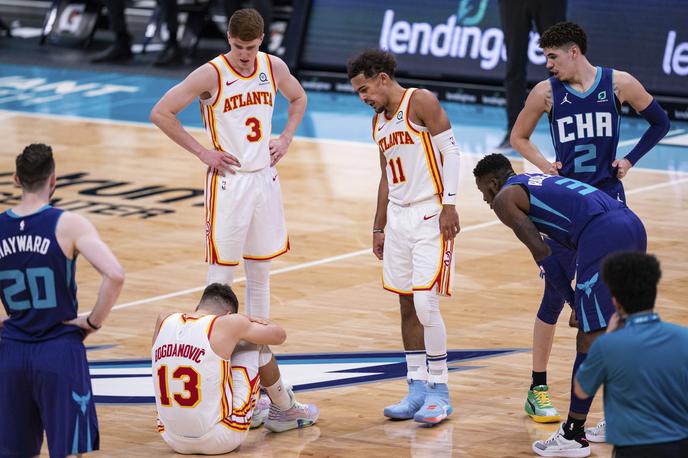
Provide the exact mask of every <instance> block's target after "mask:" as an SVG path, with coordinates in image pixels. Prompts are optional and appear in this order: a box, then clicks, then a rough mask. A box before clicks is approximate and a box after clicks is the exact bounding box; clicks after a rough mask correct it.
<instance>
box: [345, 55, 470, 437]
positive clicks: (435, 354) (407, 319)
mask: <svg viewBox="0 0 688 458" xmlns="http://www.w3.org/2000/svg"><path fill="white" fill-rule="evenodd" d="M395 68H396V62H395V60H394V56H393V55H392V54H390V53H388V52H386V51H379V50H371V51H365V52H364V53H362V54H360V55H359V56H358V57H356V58H354V59H353V60H351V61H350V62H349V66H348V73H349V79H350V80H351V84H352V86H353V88H354V90H355V91H356V92H357V93H358V95H359V97H360V98H361V100H362V101H363V102H365V103H367V104H368V105H370V106H371V107H372V108H373V109H374V110H375V112H376V115H375V117H374V118H373V139H374V140H375V143H377V145H378V147H379V150H380V168H381V171H382V174H381V178H380V186H379V188H378V198H377V212H376V214H375V222H374V225H373V252H374V253H375V255H376V256H377V257H378V259H381V260H382V261H383V275H382V278H383V286H384V288H385V289H387V290H389V291H392V292H395V293H397V294H398V295H399V304H400V308H401V335H402V340H403V343H404V350H405V351H406V364H407V368H408V372H407V382H408V385H409V393H408V395H407V396H406V397H405V398H404V399H402V400H401V402H399V403H398V404H394V405H391V406H389V407H387V408H385V410H384V414H385V415H386V416H387V417H390V418H395V419H410V418H413V419H415V420H416V421H418V422H421V423H426V424H437V423H439V422H441V421H442V420H444V419H445V418H446V417H447V416H448V415H449V414H451V413H452V407H451V403H450V400H449V390H448V386H447V382H448V374H447V331H446V329H445V326H444V321H443V320H442V315H441V314H440V310H439V296H440V295H442V296H449V295H451V287H452V278H451V277H452V271H453V269H454V256H453V248H454V237H455V236H456V234H457V233H458V232H459V230H460V227H459V216H458V214H457V212H456V207H455V203H456V192H457V188H458V180H459V165H460V160H459V149H458V147H457V145H456V141H455V140H454V135H453V133H452V130H451V125H450V123H449V119H448V118H447V114H446V113H445V111H444V110H443V109H442V107H441V106H440V104H439V102H438V100H437V98H436V97H435V96H434V95H432V93H430V92H429V91H427V90H419V89H404V88H403V87H401V86H400V85H399V83H397V82H396V80H395V79H394V70H395ZM385 229H386V233H385Z"/></svg>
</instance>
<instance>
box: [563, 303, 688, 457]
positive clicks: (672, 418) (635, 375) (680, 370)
mask: <svg viewBox="0 0 688 458" xmlns="http://www.w3.org/2000/svg"><path fill="white" fill-rule="evenodd" d="M576 378H577V379H578V383H580V385H581V388H583V391H585V392H586V393H587V394H589V395H594V394H595V392H596V391H597V389H598V388H599V387H600V385H602V384H604V416H605V419H606V421H607V430H606V435H607V442H609V443H611V444H614V445H618V446H628V445H644V444H656V443H661V442H673V441H679V440H683V439H686V438H688V328H686V327H684V326H679V325H675V324H671V323H664V322H662V321H661V320H660V319H659V315H657V314H656V313H652V312H641V313H637V314H633V315H629V316H628V318H626V322H625V325H624V327H623V328H621V329H618V330H616V331H614V332H611V333H609V334H604V335H602V336H600V337H598V338H597V339H596V340H595V342H594V343H593V345H592V347H591V348H590V351H589V353H588V356H587V358H586V359H585V361H584V362H583V364H582V365H581V366H580V368H579V369H578V372H577V373H576Z"/></svg>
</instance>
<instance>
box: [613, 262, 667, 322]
mask: <svg viewBox="0 0 688 458" xmlns="http://www.w3.org/2000/svg"><path fill="white" fill-rule="evenodd" d="M600 270H601V271H602V281H604V283H605V284H606V285H607V287H608V288H609V291H610V292H611V293H612V296H614V297H615V298H616V300H617V301H619V303H620V304H621V306H622V307H623V309H624V310H625V311H626V312H627V313H636V312H642V311H643V310H649V309H651V308H653V307H654V306H655V299H656V298H657V284H658V283H659V279H660V278H661V276H662V270H661V269H660V267H659V261H658V260H657V258H656V257H654V256H653V255H651V254H645V253H640V252H632V251H626V252H620V253H615V254H612V255H610V256H607V257H606V258H605V259H604V260H603V261H602V268H601V269H600Z"/></svg>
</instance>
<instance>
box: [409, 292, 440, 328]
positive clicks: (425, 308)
mask: <svg viewBox="0 0 688 458" xmlns="http://www.w3.org/2000/svg"><path fill="white" fill-rule="evenodd" d="M413 305H414V306H415V308H416V316H418V321H420V323H421V324H422V325H423V326H439V325H440V323H443V321H442V315H440V298H439V296H438V295H437V293H436V292H434V291H414V292H413Z"/></svg>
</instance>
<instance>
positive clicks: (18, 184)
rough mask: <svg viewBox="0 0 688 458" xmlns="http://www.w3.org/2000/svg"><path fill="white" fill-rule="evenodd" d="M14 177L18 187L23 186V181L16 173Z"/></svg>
mask: <svg viewBox="0 0 688 458" xmlns="http://www.w3.org/2000/svg"><path fill="white" fill-rule="evenodd" d="M12 179H14V184H15V185H16V186H17V187H18V188H21V181H19V176H18V175H17V174H16V173H15V174H14V175H12Z"/></svg>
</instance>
